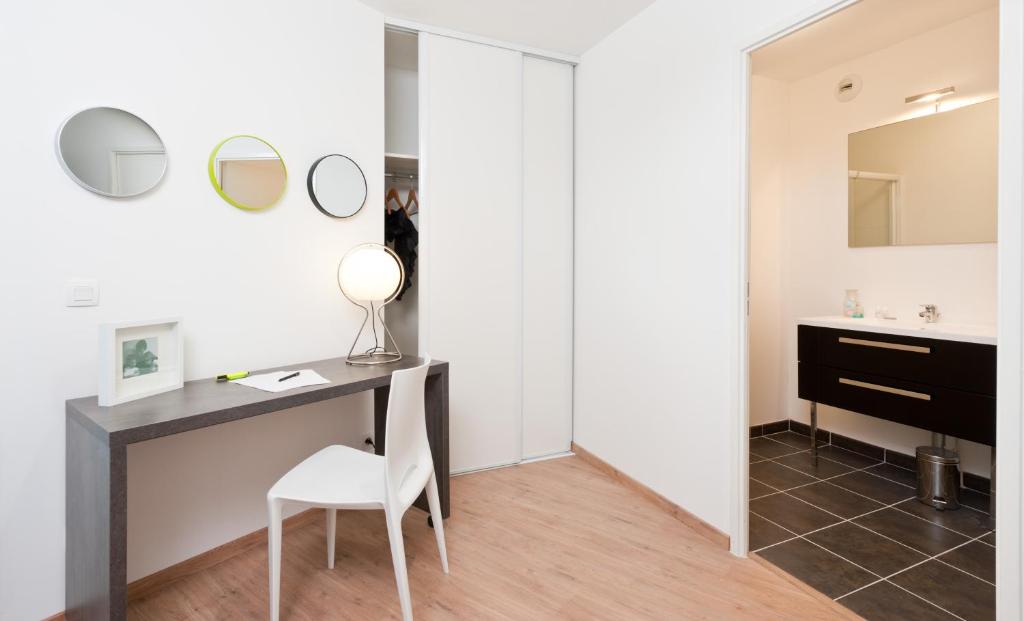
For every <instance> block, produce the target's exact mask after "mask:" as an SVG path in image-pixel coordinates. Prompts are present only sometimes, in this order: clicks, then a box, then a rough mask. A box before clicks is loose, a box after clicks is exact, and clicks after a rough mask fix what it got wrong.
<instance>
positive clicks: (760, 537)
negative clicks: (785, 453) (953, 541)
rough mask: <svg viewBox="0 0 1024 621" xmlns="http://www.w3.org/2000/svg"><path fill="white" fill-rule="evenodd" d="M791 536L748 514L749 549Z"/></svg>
mask: <svg viewBox="0 0 1024 621" xmlns="http://www.w3.org/2000/svg"><path fill="white" fill-rule="evenodd" d="M793 537H796V533H793V532H790V531H788V530H786V529H785V528H782V527H781V526H779V525H778V524H772V523H771V522H769V521H768V520H766V519H764V518H763V517H761V516H759V515H751V516H750V548H751V549H754V550H756V549H759V548H763V547H765V546H770V545H774V544H776V543H779V542H782V541H785V540H787V539H792V538H793ZM982 545H984V544H982ZM993 549H995V548H993Z"/></svg>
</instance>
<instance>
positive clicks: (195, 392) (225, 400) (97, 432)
mask: <svg viewBox="0 0 1024 621" xmlns="http://www.w3.org/2000/svg"><path fill="white" fill-rule="evenodd" d="M420 363H421V360H420V359H418V358H404V359H402V360H401V361H399V362H397V363H394V364H387V365H379V366H372V367H366V366H352V365H348V364H346V363H345V359H344V358H334V359H331V360H321V361H318V362H307V363H302V364H293V365H288V367H281V368H278V369H267V370H265V371H259V373H263V372H266V371H274V370H282V369H284V368H288V369H313V370H314V371H316V372H317V373H319V374H320V375H322V376H324V377H325V378H327V379H329V380H331V383H330V384H322V385H319V386H307V387H304V388H296V389H294V390H289V391H287V392H279V393H270V392H263V391H261V390H256V389H254V388H247V387H245V386H239V385H236V384H231V383H217V382H216V381H214V380H213V379H208V380H196V381H191V382H186V383H185V386H184V388H182V389H181V390H175V391H172V392H167V393H163V394H161V395H156V396H153V397H147V398H145V399H139V400H138V401H132V402H129V403H124V404H122V405H117V406H113V407H100V406H99V405H97V400H96V397H85V398H82V399H72V400H69V401H68V402H67V449H66V450H67V455H66V462H67V466H66V467H67V482H66V491H65V512H66V518H67V522H66V526H65V535H66V545H67V549H66V551H65V556H64V558H65V565H66V567H65V584H64V599H65V606H66V608H67V613H66V615H67V619H69V620H70V621H77V620H79V619H90V620H92V619H97V620H98V619H114V620H118V621H120V620H122V619H124V618H125V607H126V602H125V593H126V587H127V573H128V572H127V569H128V567H127V565H128V561H127V544H128V531H127V527H128V516H127V512H128V497H127V480H128V476H127V467H128V459H127V447H128V445H129V444H134V443H135V442H144V441H146V440H152V439H154V438H162V437H164V436H169V435H173V434H176V433H182V432H184V431H191V430H193V429H202V428H203V427H209V426H211V425H220V424H222V423H228V422H231V421H235V420H240V419H243V418H249V417H252V416H259V415H261V414H269V413H271V412H277V411H280V410H285V409H288V408H293V407H297V406H300V405H306V404H308V403H315V402H318V401H326V400H327V399H334V398H336V397H343V396H345V395H351V394H354V393H357V392H362V391H365V390H373V395H374V408H373V410H374V431H375V437H376V439H377V445H378V446H377V452H378V454H383V450H384V425H385V421H386V415H387V402H388V391H389V389H390V385H391V372H392V371H395V370H398V369H407V368H410V367H414V366H416V365H418V364H420ZM426 418H427V437H428V439H429V442H430V450H431V452H432V453H433V456H434V470H435V472H436V473H437V488H438V492H439V494H440V496H441V513H442V515H443V516H444V517H446V518H447V517H448V516H449V514H450V512H451V508H450V496H449V481H448V363H447V362H441V361H436V360H435V361H434V362H433V363H432V364H431V365H430V369H429V371H428V373H427V380H426ZM417 504H418V505H419V506H421V507H426V499H425V498H424V497H422V496H421V497H420V499H419V500H418V501H417Z"/></svg>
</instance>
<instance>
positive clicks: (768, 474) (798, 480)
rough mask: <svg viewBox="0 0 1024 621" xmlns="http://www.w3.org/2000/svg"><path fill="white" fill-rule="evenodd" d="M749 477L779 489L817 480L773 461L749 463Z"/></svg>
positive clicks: (782, 489)
mask: <svg viewBox="0 0 1024 621" xmlns="http://www.w3.org/2000/svg"><path fill="white" fill-rule="evenodd" d="M750 478H751V479H754V480H755V481H757V482H759V483H764V484H765V485H769V486H771V487H774V488H775V489H777V490H781V491H785V490H787V489H792V488H794V487H799V486H801V485H809V484H811V483H814V482H815V481H817V479H815V478H814V477H812V476H808V475H806V474H803V473H802V472H797V471H796V470H793V469H792V468H787V467H786V466H783V465H781V464H778V463H775V462H774V461H762V462H760V463H756V464H750Z"/></svg>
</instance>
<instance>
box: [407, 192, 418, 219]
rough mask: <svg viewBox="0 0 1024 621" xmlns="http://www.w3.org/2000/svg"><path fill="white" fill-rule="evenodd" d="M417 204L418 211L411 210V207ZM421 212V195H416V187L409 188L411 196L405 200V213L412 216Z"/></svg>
mask: <svg viewBox="0 0 1024 621" xmlns="http://www.w3.org/2000/svg"><path fill="white" fill-rule="evenodd" d="M413 205H416V211H410V210H409V209H410V207H412V206H413ZM419 212H420V197H419V196H417V195H416V188H411V189H410V190H409V197H408V198H407V199H406V200H405V214H406V215H408V216H412V215H413V214H417V213H419Z"/></svg>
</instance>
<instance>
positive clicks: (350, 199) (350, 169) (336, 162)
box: [306, 153, 366, 218]
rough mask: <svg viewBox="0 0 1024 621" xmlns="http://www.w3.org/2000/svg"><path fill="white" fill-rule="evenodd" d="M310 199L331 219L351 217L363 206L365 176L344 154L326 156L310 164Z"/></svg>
mask: <svg viewBox="0 0 1024 621" xmlns="http://www.w3.org/2000/svg"><path fill="white" fill-rule="evenodd" d="M306 189H307V190H309V198H310V200H312V201H313V204H314V205H316V208H317V209H319V210H320V211H321V212H323V213H324V214H326V215H328V216H331V217H332V218H348V217H350V216H353V215H355V214H356V212H358V211H359V210H360V209H362V208H363V205H364V204H365V203H366V175H364V174H363V171H362V169H361V168H359V165H358V164H356V163H355V162H354V161H353V160H352V159H351V158H349V157H346V156H344V155H338V154H336V153H335V154H331V155H325V156H323V157H321V158H320V159H318V160H317V161H315V162H313V165H312V166H310V167H309V174H308V175H307V176H306Z"/></svg>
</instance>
